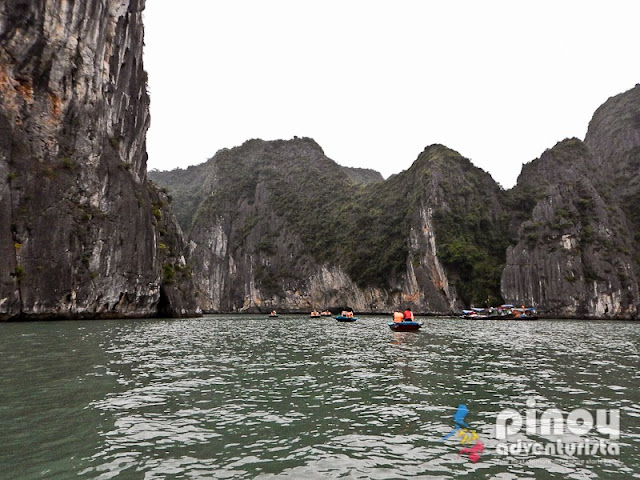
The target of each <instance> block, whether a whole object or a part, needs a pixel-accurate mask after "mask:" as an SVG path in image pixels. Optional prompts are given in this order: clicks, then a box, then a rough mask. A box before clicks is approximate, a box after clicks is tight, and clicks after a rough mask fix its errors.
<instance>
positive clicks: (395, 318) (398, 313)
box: [393, 310, 404, 323]
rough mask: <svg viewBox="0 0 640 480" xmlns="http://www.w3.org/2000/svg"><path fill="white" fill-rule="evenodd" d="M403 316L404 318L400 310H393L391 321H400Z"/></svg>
mask: <svg viewBox="0 0 640 480" xmlns="http://www.w3.org/2000/svg"><path fill="white" fill-rule="evenodd" d="M403 318H404V316H403V315H402V312H401V311H400V310H395V311H394V312H393V321H394V322H395V323H400V322H401V321H402V319H403Z"/></svg>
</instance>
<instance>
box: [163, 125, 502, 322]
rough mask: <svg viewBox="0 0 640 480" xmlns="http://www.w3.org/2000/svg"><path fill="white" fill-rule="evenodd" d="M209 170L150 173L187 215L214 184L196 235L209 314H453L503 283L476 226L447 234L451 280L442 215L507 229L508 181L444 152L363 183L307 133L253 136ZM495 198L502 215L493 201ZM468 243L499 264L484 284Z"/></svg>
mask: <svg viewBox="0 0 640 480" xmlns="http://www.w3.org/2000/svg"><path fill="white" fill-rule="evenodd" d="M199 172H200V173H199V175H195V174H194V171H193V170H190V171H185V170H178V171H175V170H174V171H172V172H154V173H153V174H152V178H153V179H154V180H155V181H156V182H158V183H159V184H161V185H164V186H165V187H166V188H169V189H170V190H171V191H172V195H173V196H174V202H173V205H175V206H176V209H177V210H178V211H181V210H182V209H183V208H184V207H185V205H188V204H189V203H190V202H191V200H192V198H193V196H191V194H190V193H189V192H192V191H194V190H199V191H200V192H201V193H202V187H201V186H202V185H206V190H207V193H206V195H207V196H206V197H205V196H204V195H203V194H201V195H200V198H202V202H201V203H200V204H199V205H198V207H197V208H196V209H195V212H192V216H191V218H193V223H192V225H191V230H190V238H191V240H192V255H191V258H190V263H191V264H193V265H203V266H204V270H205V271H204V272H199V273H196V283H198V284H199V285H200V286H201V287H202V286H204V288H203V290H204V293H202V294H201V296H200V298H201V299H204V298H208V299H210V301H209V302H208V303H206V304H201V306H202V307H203V308H204V309H205V310H212V311H245V310H259V309H261V308H262V309H265V308H281V309H289V310H291V309H294V310H295V309H299V310H308V309H309V308H313V307H314V306H315V307H317V308H319V307H320V306H321V305H323V306H335V305H339V304H342V305H351V306H353V307H354V308H359V309H361V310H366V311H374V312H386V311H388V310H389V308H391V306H393V305H396V306H397V305H400V304H403V305H404V304H410V305H412V306H413V307H414V308H416V309H418V310H422V311H429V312H434V313H445V312H450V311H453V310H455V309H457V308H460V307H461V305H462V304H463V302H464V301H470V300H471V299H472V298H473V297H474V296H478V297H479V298H487V297H491V298H497V297H498V296H499V292H498V291H497V289H496V288H495V286H496V285H497V284H498V283H499V282H496V281H495V278H494V280H493V282H489V281H486V279H487V278H491V277H495V276H496V274H497V275H498V276H499V272H498V273H496V271H490V270H492V269H494V270H495V267H493V268H492V267H490V265H494V264H495V263H496V261H497V263H500V258H501V257H503V256H504V254H503V252H498V253H496V251H495V248H493V247H494V245H495V244H496V242H495V237H494V236H492V235H488V236H485V237H483V238H485V239H486V238H492V239H493V240H491V241H486V242H483V239H479V240H478V241H477V242H475V240H474V239H473V237H469V238H467V235H466V233H465V234H463V235H461V239H460V238H455V239H454V238H445V237H446V235H444V234H443V242H442V246H443V248H444V251H445V254H443V255H441V258H443V261H444V262H445V263H446V264H447V265H449V269H450V271H451V273H452V275H451V278H452V280H453V281H452V283H451V284H449V280H448V279H447V278H446V275H445V274H444V269H443V266H442V264H441V261H440V257H438V258H437V257H436V255H435V245H434V244H433V238H434V229H435V228H437V226H438V225H434V220H433V217H434V215H435V216H436V217H437V219H440V221H439V223H444V222H446V221H447V220H446V219H450V222H451V223H452V224H454V225H456V227H461V228H464V227H468V226H470V225H476V224H479V223H483V224H486V226H487V227H488V229H489V230H490V231H491V232H499V231H500V229H501V227H500V223H499V222H498V220H499V218H498V217H499V215H497V214H496V212H498V213H499V212H500V210H499V208H497V206H498V205H499V202H498V199H497V197H496V195H498V194H499V193H500V189H499V187H498V186H497V185H496V184H495V182H492V180H491V177H490V176H489V175H488V174H487V173H486V172H483V171H482V170H480V169H478V168H476V167H474V166H473V165H472V164H471V162H469V161H468V160H467V159H464V158H463V157H461V156H460V155H459V154H458V153H457V152H454V151H452V150H449V149H447V148H446V147H443V146H441V145H435V146H432V147H429V148H427V149H425V151H424V152H423V153H422V154H421V155H420V157H419V159H418V161H416V162H415V163H414V165H413V166H412V167H411V168H410V169H409V170H408V171H407V172H403V173H402V174H400V175H395V176H393V177H392V178H391V179H389V180H387V181H377V182H374V183H367V184H362V183H356V182H354V181H353V180H352V179H351V178H349V177H348V176H347V175H345V172H344V168H343V167H340V166H339V165H337V164H336V163H335V162H333V161H332V160H330V159H328V158H327V157H326V156H325V155H324V153H323V151H322V149H321V148H320V147H319V146H318V145H317V144H316V143H315V142H314V141H313V140H311V139H307V138H300V139H294V140H290V141H276V142H264V141H260V140H251V141H248V142H246V143H245V144H243V145H242V146H240V147H236V148H234V149H230V150H224V151H221V152H219V153H218V154H217V155H216V156H215V157H214V158H213V159H211V160H209V161H208V162H207V163H206V164H203V165H201V166H199ZM193 178H197V180H196V183H195V184H193V185H191V188H190V184H189V182H190V180H191V179H193ZM181 182H185V183H181ZM456 191H464V192H467V195H465V196H455V195H454V193H455V192H456ZM474 191H477V193H474ZM185 193H186V194H185ZM490 197H495V198H493V199H491V201H490V203H491V204H493V205H496V209H495V210H493V209H492V210H487V209H486V208H485V207H486V204H487V199H488V198H490ZM451 199H454V200H453V201H451ZM469 212H475V213H474V215H475V216H473V215H470V214H469ZM451 219H453V220H451ZM437 223H438V222H436V224H437ZM470 243H473V244H474V246H473V249H472V250H473V251H472V252H470V253H469V254H468V255H469V256H473V257H474V258H475V259H476V260H477V263H479V264H482V266H483V267H484V268H485V270H489V271H475V279H476V280H477V279H478V278H481V279H482V281H481V282H476V283H479V286H478V285H472V283H473V282H472V281H471V278H469V272H468V271H467V269H465V268H462V267H468V270H469V271H471V272H473V269H474V266H473V265H470V264H469V263H468V262H469V258H467V257H466V256H465V255H466V253H465V252H463V251H462V250H463V249H464V248H465V247H466V246H468V245H469V244H470ZM476 243H477V245H476ZM498 243H499V239H498ZM496 254H497V257H496ZM465 262H467V263H465ZM491 283H492V284H493V285H491V286H490V284H491ZM458 290H459V291H460V294H461V295H462V301H461V300H460V299H459V298H458V294H457V293H456V292H457V291H458Z"/></svg>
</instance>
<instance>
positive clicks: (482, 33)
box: [144, 0, 640, 188]
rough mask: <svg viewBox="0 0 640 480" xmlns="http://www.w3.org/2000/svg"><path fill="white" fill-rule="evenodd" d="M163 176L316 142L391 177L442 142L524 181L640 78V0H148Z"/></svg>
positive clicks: (504, 181)
mask: <svg viewBox="0 0 640 480" xmlns="http://www.w3.org/2000/svg"><path fill="white" fill-rule="evenodd" d="M144 18H145V27H146V40H145V43H146V47H145V58H144V62H145V68H146V70H147V71H148V73H149V91H150V94H151V128H150V130H149V133H148V137H147V138H148V152H149V162H148V168H149V169H159V170H168V169H173V168H175V167H181V168H186V167H187V166H189V165H194V164H198V163H202V162H204V161H206V160H207V159H209V158H211V157H212V156H213V155H214V154H215V153H216V151H218V150H219V149H221V148H231V147H235V146H238V145H240V144H242V143H243V142H244V141H245V140H247V139H250V138H262V139H265V140H273V139H280V138H282V139H289V138H292V137H293V136H294V135H296V136H300V137H301V136H306V137H312V138H314V139H315V140H316V141H317V142H318V143H319V144H320V146H321V147H322V148H323V149H324V151H325V154H326V155H327V156H328V157H330V158H331V159H333V160H335V161H336V162H337V163H339V164H341V165H346V166H354V167H365V168H373V169H375V170H378V171H379V172H381V173H382V174H383V175H384V176H385V177H388V176H389V175H391V174H393V173H398V172H400V171H401V170H405V169H407V168H409V166H411V164H412V163H413V162H414V161H415V159H416V158H417V156H418V155H419V154H420V152H421V151H422V150H423V149H424V148H425V147H426V146H427V145H431V144H433V143H441V144H444V145H446V146H448V147H450V148H452V149H454V150H457V151H458V152H460V153H461V154H462V155H464V156H465V157H467V158H469V159H470V160H471V161H472V162H473V163H474V164H475V165H476V166H478V167H480V168H482V169H484V170H486V171H488V172H489V173H490V174H491V175H492V176H493V178H494V179H495V180H496V181H498V182H499V183H500V184H501V185H502V186H504V187H506V188H510V187H512V186H513V185H514V184H515V182H516V178H517V176H518V174H519V173H520V170H521V167H522V164H523V163H527V162H529V161H531V160H533V159H534V158H537V157H539V156H540V154H541V153H542V152H543V151H544V150H545V149H547V148H550V147H552V146H553V145H555V143H557V142H558V141H560V140H562V139H564V138H567V137H574V136H575V137H578V138H580V139H583V138H584V134H585V133H586V130H587V126H588V122H589V120H590V119H591V116H592V115H593V112H594V111H595V110H596V108H597V107H599V106H600V105H601V104H602V103H603V102H604V101H605V100H606V99H607V98H608V97H611V96H613V95H616V94H618V93H621V92H623V91H626V90H628V89H630V88H633V87H634V85H635V84H636V83H638V82H640V61H639V56H638V55H639V54H638V52H639V47H640V28H639V27H638V25H640V23H639V22H640V1H638V0H607V1H590V0H576V1H572V0H551V1H547V0H535V1H524V0H522V1H514V0H508V1H507V0H505V1H492V0H482V1H480V0H469V1H455V0H442V1H429V0H421V1H418V0H394V1H386V0H385V1H377V0H321V1H316V0H181V1H180V2H169V1H166V0H165V1H161V0H147V7H146V11H145V14H144Z"/></svg>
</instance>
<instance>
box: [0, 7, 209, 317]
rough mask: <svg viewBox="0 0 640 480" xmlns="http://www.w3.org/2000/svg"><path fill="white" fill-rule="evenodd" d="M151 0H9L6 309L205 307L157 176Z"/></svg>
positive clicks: (3, 104) (1, 296)
mask: <svg viewBox="0 0 640 480" xmlns="http://www.w3.org/2000/svg"><path fill="white" fill-rule="evenodd" d="M143 8H144V0H123V1H119V0H118V1H116V0H108V1H103V0H100V1H98V0H86V1H83V2H67V1H64V0H47V1H38V2H28V1H24V0H8V1H5V2H3V3H2V4H0V256H1V257H2V259H3V262H2V263H1V264H0V319H12V318H51V317H64V318H70V317H71V318H95V317H100V318H103V317H140V316H152V315H156V314H158V312H162V313H164V314H171V315H188V314H194V313H196V308H197V307H196V306H195V304H194V302H193V300H192V299H191V297H192V296H193V284H192V282H191V280H190V279H189V278H188V277H189V272H188V267H187V265H186V263H185V261H184V258H183V256H182V248H183V242H184V240H183V238H182V233H181V231H180V229H179V228H178V227H177V225H176V224H175V221H174V220H173V217H172V214H171V212H170V210H169V208H168V199H167V197H166V195H165V194H164V193H163V192H161V191H159V190H157V189H156V188H154V187H152V186H150V185H149V184H148V183H147V178H146V158H147V155H146V146H145V136H146V131H147V128H148V125H149V114H148V107H149V97H148V95H147V92H146V74H145V72H144V70H143V67H142V48H143V28H142V22H141V15H142V10H143Z"/></svg>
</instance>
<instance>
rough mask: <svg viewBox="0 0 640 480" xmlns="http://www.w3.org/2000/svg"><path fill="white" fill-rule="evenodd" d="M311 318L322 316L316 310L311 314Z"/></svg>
mask: <svg viewBox="0 0 640 480" xmlns="http://www.w3.org/2000/svg"><path fill="white" fill-rule="evenodd" d="M309 317H310V318H321V317H322V315H321V314H320V313H318V312H316V311H315V310H314V311H313V312H311V314H309Z"/></svg>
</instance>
